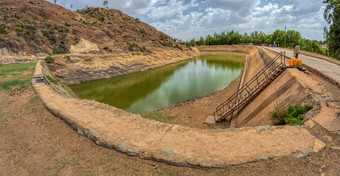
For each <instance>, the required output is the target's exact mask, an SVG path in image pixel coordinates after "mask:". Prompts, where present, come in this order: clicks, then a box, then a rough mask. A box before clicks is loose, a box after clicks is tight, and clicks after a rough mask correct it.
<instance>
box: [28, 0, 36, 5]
mask: <svg viewBox="0 0 340 176" xmlns="http://www.w3.org/2000/svg"><path fill="white" fill-rule="evenodd" d="M28 3H30V4H33V5H36V4H35V3H34V2H33V1H28Z"/></svg>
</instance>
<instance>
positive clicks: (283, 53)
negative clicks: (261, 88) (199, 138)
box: [213, 51, 285, 121]
mask: <svg viewBox="0 0 340 176" xmlns="http://www.w3.org/2000/svg"><path fill="white" fill-rule="evenodd" d="M282 56H284V59H282ZM279 58H281V62H280V64H279V65H283V66H285V51H281V52H280V53H279V54H278V55H276V56H275V57H274V58H273V59H272V60H271V61H270V62H269V63H268V64H267V65H266V66H264V67H263V68H262V69H261V70H260V71H259V72H258V73H257V74H256V75H255V76H253V78H252V79H251V80H249V81H248V82H247V83H246V84H244V85H243V86H242V87H241V88H240V89H238V90H237V92H235V93H234V94H233V95H232V96H231V97H229V98H228V99H227V100H225V101H224V102H222V103H221V104H220V105H219V106H218V107H217V108H216V111H215V112H214V113H213V115H214V119H215V121H216V115H222V114H223V113H224V112H222V113H221V114H218V113H219V111H220V110H221V109H222V108H224V107H225V106H226V105H229V103H230V102H232V101H233V100H235V98H237V97H238V96H239V95H241V94H242V93H243V92H244V91H245V90H246V89H247V88H249V85H252V84H253V83H254V81H255V80H258V78H259V77H260V76H261V75H263V74H265V72H266V71H267V70H268V69H269V68H270V67H271V66H274V65H275V63H276V61H277V60H278V59H279ZM275 68H276V67H275ZM229 108H230V106H229Z"/></svg>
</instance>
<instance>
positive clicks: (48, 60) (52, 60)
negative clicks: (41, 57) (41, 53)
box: [45, 56, 54, 63]
mask: <svg viewBox="0 0 340 176" xmlns="http://www.w3.org/2000/svg"><path fill="white" fill-rule="evenodd" d="M45 61H46V62H47V63H54V58H53V57H52V56H47V57H46V58H45Z"/></svg>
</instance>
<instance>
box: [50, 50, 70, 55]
mask: <svg viewBox="0 0 340 176" xmlns="http://www.w3.org/2000/svg"><path fill="white" fill-rule="evenodd" d="M52 54H68V52H67V51H60V50H53V51H52Z"/></svg>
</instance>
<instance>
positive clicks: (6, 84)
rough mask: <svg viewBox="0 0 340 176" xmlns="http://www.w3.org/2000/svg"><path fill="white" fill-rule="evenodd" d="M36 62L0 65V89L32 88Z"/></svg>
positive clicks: (17, 89) (18, 89)
mask: <svg viewBox="0 0 340 176" xmlns="http://www.w3.org/2000/svg"><path fill="white" fill-rule="evenodd" d="M35 64H36V62H27V63H22V64H13V65H0V91H20V90H28V89H30V81H31V78H32V75H33V72H34V68H35V67H34V66H35ZM27 71H28V72H29V73H28V74H27V73H25V72H27ZM24 73H25V74H24ZM8 76H10V77H8Z"/></svg>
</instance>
